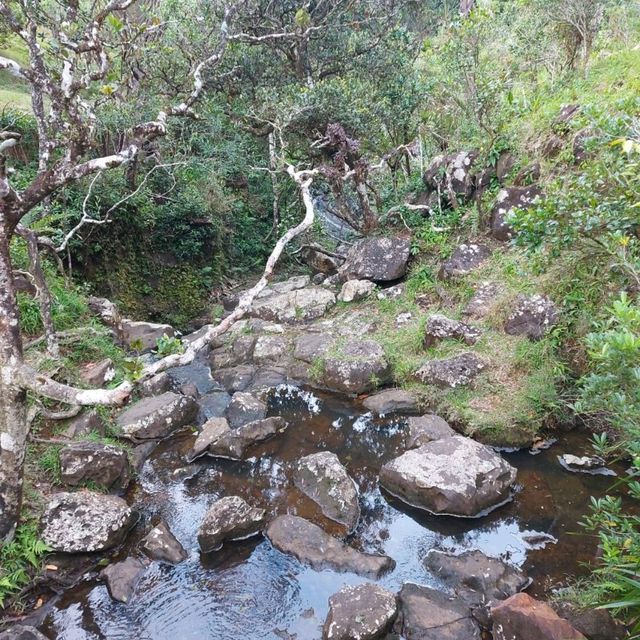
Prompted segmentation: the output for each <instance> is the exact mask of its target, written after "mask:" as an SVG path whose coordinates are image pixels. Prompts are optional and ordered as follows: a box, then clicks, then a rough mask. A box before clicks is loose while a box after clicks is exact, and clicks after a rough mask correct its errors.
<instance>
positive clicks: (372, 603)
mask: <svg viewBox="0 0 640 640" xmlns="http://www.w3.org/2000/svg"><path fill="white" fill-rule="evenodd" d="M397 613H398V603H397V601H396V596H395V594H394V593H391V592H390V591H387V590H386V589H383V588H382V587H381V586H379V585H377V584H371V583H365V584H359V585H356V586H353V585H348V586H346V587H343V588H342V589H340V591H338V592H337V593H334V594H333V595H332V596H331V597H330V598H329V613H328V614H327V619H326V620H325V623H324V627H323V630H322V638H323V640H354V638H357V640H375V639H376V638H382V637H384V636H385V634H386V633H387V631H389V629H390V628H391V625H392V624H393V621H394V620H395V617H396V615H397Z"/></svg>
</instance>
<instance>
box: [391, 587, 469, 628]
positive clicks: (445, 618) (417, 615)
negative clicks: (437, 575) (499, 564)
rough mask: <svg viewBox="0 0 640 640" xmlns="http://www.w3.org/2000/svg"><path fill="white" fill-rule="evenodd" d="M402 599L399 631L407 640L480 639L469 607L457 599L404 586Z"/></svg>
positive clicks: (426, 589)
mask: <svg viewBox="0 0 640 640" xmlns="http://www.w3.org/2000/svg"><path fill="white" fill-rule="evenodd" d="M399 600H400V607H399V616H398V624H397V628H398V630H399V632H400V633H401V634H402V637H403V638H405V640H480V637H481V636H480V629H479V628H478V625H477V624H476V623H475V622H474V621H473V619H472V618H471V614H470V610H469V607H468V606H467V605H466V604H465V603H464V602H461V601H460V600H459V599H457V598H450V597H449V596H447V595H446V594H444V593H442V592H440V591H436V590H434V589H429V588H428V587H421V586H419V585H417V584H411V583H405V584H404V585H403V587H402V589H401V591H400V594H399Z"/></svg>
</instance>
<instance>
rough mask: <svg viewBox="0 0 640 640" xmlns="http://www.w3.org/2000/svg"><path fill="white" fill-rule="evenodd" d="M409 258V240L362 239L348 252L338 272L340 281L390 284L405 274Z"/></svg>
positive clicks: (388, 238)
mask: <svg viewBox="0 0 640 640" xmlns="http://www.w3.org/2000/svg"><path fill="white" fill-rule="evenodd" d="M410 255H411V239H410V238H402V237H395V238H390V237H369V238H363V239H362V240H358V242H356V243H355V244H354V245H353V246H352V247H351V249H349V252H348V253H347V258H346V261H345V263H344V264H343V265H342V266H341V267H340V269H339V271H338V273H339V274H340V278H341V279H342V280H343V281H346V280H373V281H374V282H389V281H392V280H398V279H399V278H402V277H403V276H404V275H405V273H406V272H407V263H408V262H409V257H410Z"/></svg>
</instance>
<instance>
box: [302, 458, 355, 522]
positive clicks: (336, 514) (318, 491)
mask: <svg viewBox="0 0 640 640" xmlns="http://www.w3.org/2000/svg"><path fill="white" fill-rule="evenodd" d="M294 484H295V486H296V487H298V489H300V491H302V492H303V493H304V494H305V495H307V496H308V497H309V498H311V499H312V500H313V501H314V502H315V503H317V504H318V505H319V506H320V509H321V510H322V513H323V514H324V515H325V516H326V517H327V518H330V519H331V520H334V521H335V522H338V523H340V524H342V525H344V526H345V527H346V528H347V530H348V531H352V530H353V529H355V527H356V525H357V524H358V519H359V518H360V505H359V504H358V488H357V487H356V484H355V482H354V481H353V480H352V479H351V478H350V477H349V474H348V473H347V470H346V469H345V468H344V467H343V466H342V463H341V462H340V460H339V459H338V456H337V455H336V454H335V453H331V452H329V451H321V452H320V453H313V454H311V455H309V456H305V457H304V458H301V459H300V460H299V461H298V468H297V471H296V475H295V478H294Z"/></svg>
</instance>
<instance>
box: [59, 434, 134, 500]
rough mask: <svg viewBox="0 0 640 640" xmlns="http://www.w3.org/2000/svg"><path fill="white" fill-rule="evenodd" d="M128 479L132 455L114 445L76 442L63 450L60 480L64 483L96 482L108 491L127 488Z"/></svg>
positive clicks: (61, 452)
mask: <svg viewBox="0 0 640 640" xmlns="http://www.w3.org/2000/svg"><path fill="white" fill-rule="evenodd" d="M129 477H130V476H129V456H128V455H127V452H126V451H124V450H123V449H121V448H120V447H116V446H115V445H112V444H99V443H97V442H74V443H72V444H68V445H66V446H64V447H63V448H62V449H61V450H60V479H61V480H62V482H63V483H64V484H67V485H71V486H78V485H81V484H85V483H87V482H94V483H95V484H97V485H100V486H101V487H105V488H106V489H110V488H111V487H114V486H115V487H117V488H119V489H124V488H125V487H126V486H127V484H128V483H129Z"/></svg>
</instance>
